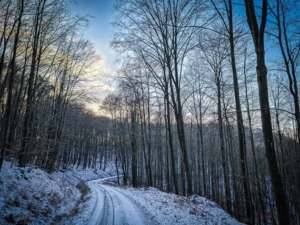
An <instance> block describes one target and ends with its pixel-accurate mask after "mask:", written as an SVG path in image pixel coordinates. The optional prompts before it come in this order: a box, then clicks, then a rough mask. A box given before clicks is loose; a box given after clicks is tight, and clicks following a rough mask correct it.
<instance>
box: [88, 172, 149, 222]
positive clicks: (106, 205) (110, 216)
mask: <svg viewBox="0 0 300 225" xmlns="http://www.w3.org/2000/svg"><path fill="white" fill-rule="evenodd" d="M112 178H115V177H109V178H104V179H98V180H92V181H88V182H87V184H88V185H89V186H90V188H92V189H93V190H94V192H95V194H96V197H97V200H96V203H95V207H94V210H93V212H92V216H91V219H90V221H89V222H88V225H98V224H101V225H105V224H107V225H114V224H115V225H119V224H124V225H125V224H128V225H129V224H130V225H142V224H151V221H149V220H148V219H147V218H146V216H145V215H144V213H143V212H142V211H141V210H140V209H139V208H138V206H136V205H135V204H134V203H133V202H132V201H131V200H130V199H129V198H127V197H126V196H125V195H123V194H122V193H120V192H119V191H118V190H117V189H116V188H114V187H111V186H108V185H104V184H102V183H103V182H104V181H106V180H109V179H112Z"/></svg>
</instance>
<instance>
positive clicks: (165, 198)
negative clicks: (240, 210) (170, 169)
mask: <svg viewBox="0 0 300 225" xmlns="http://www.w3.org/2000/svg"><path fill="white" fill-rule="evenodd" d="M118 190H119V191H120V192H121V193H123V194H124V195H126V196H127V197H129V198H130V199H132V200H133V201H134V202H135V203H136V204H137V205H139V206H140V207H141V208H142V209H143V210H144V211H145V212H148V213H149V214H150V217H152V219H153V220H154V221H157V223H158V224H164V225H168V224H170V225H171V224H181V225H193V224H195V225H196V224H197V225H200V224H205V225H226V224H228V225H229V224H230V225H241V224H242V223H240V222H238V221H237V220H236V219H234V218H232V217H231V216H230V215H229V214H228V213H227V212H225V211H224V210H223V209H221V208H220V206H218V205H217V204H216V203H214V202H212V201H209V200H207V199H205V198H203V197H200V196H196V195H194V196H191V197H183V196H178V195H175V194H170V193H165V192H162V191H159V190H158V189H155V188H152V187H149V188H138V189H136V188H131V187H130V188H128V187H127V188H118Z"/></svg>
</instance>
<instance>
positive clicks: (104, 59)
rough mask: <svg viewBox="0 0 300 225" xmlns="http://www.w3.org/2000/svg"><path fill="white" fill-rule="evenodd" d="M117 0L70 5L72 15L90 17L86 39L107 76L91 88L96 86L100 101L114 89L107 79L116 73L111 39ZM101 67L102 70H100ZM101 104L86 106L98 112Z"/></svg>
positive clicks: (79, 1) (85, 0)
mask: <svg viewBox="0 0 300 225" xmlns="http://www.w3.org/2000/svg"><path fill="white" fill-rule="evenodd" d="M114 1H115V0H76V1H75V3H72V4H70V8H71V12H72V14H74V15H75V14H77V15H80V16H85V15H89V16H90V17H89V23H90V25H89V28H88V29H86V30H85V32H84V38H86V39H88V40H90V41H91V42H92V43H93V45H94V47H95V50H96V52H97V54H99V55H100V57H101V61H100V64H101V65H100V66H96V67H95V68H96V70H99V73H102V75H103V74H105V75H106V77H103V78H100V79H97V81H94V82H93V83H90V84H89V86H90V87H91V86H95V87H94V89H95V90H94V92H95V93H97V95H98V97H99V99H100V100H101V99H103V98H104V97H105V96H106V95H107V94H108V93H110V92H111V91H112V90H113V88H111V85H109V84H108V83H110V81H109V79H107V77H112V76H113V73H114V68H113V67H114V60H115V57H116V54H115V53H114V50H113V49H112V48H110V44H109V42H110V39H111V36H112V34H113V28H112V26H111V22H112V20H113V16H112V8H113V4H114ZM100 67H101V68H100ZM99 80H100V81H99ZM99 105H100V104H99V102H94V103H91V104H86V106H87V107H88V108H89V109H91V110H93V111H94V112H98V107H99Z"/></svg>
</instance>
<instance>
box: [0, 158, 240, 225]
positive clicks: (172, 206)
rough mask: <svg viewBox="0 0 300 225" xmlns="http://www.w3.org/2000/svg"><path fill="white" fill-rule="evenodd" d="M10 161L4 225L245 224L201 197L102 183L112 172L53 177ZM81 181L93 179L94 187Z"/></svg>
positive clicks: (1, 199) (2, 186)
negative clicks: (111, 224) (16, 165)
mask: <svg viewBox="0 0 300 225" xmlns="http://www.w3.org/2000/svg"><path fill="white" fill-rule="evenodd" d="M10 164H11V163H10V162H4V165H3V168H2V171H1V172H0V224H1V225H6V224H69V225H71V224H78V225H81V224H82V225H84V224H88V225H90V224H103V223H104V224H105V223H106V224H109V223H110V222H111V221H112V220H113V221H114V222H115V224H120V221H123V222H124V223H123V222H122V224H141V223H143V224H151V225H152V224H189V225H192V224H212V225H216V224H218V225H223V224H234V225H237V224H241V223H238V222H237V221H236V220H235V219H233V218H231V217H230V216H229V215H228V214H227V213H226V212H225V211H223V210H222V209H221V208H220V207H219V206H218V205H216V204H215V203H213V202H211V201H209V200H206V199H205V198H202V197H199V196H192V197H189V198H186V197H182V196H177V195H174V194H167V193H164V192H161V191H159V190H157V189H155V188H140V189H134V188H128V187H116V186H115V185H104V184H102V183H99V179H100V178H105V177H109V176H112V175H114V171H113V170H111V171H110V172H108V173H107V172H103V171H99V170H98V171H94V170H67V171H58V172H55V173H52V174H51V175H49V174H47V173H46V172H44V171H42V170H40V169H36V168H30V167H28V168H26V169H19V168H18V167H14V166H13V167H12V168H11V167H10ZM96 179H97V180H96ZM83 181H90V182H87V184H88V185H89V186H90V187H91V189H90V191H89V190H88V188H87V186H86V185H84V183H83ZM102 182H103V180H102ZM75 186H77V188H76V187H75ZM104 199H110V201H105V200H104ZM103 206H104V207H103ZM133 218H136V219H135V220H134V219H133ZM126 221H127V222H126Z"/></svg>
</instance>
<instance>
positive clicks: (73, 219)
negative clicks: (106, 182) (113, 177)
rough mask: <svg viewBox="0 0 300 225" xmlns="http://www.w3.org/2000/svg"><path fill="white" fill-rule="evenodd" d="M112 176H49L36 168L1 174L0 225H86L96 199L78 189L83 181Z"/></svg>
mask: <svg viewBox="0 0 300 225" xmlns="http://www.w3.org/2000/svg"><path fill="white" fill-rule="evenodd" d="M107 176H109V175H108V174H107V173H105V172H103V171H96V170H67V171H63V170H60V171H57V172H54V173H52V174H48V173H46V172H45V171H43V170H41V169H38V168H34V167H26V168H18V167H16V166H12V167H11V162H8V161H4V164H3V167H2V171H1V172H0V193H1V194H0V224H1V225H6V224H85V223H86V221H88V220H89V218H90V216H91V213H92V211H93V207H94V205H95V198H94V195H95V193H93V190H91V191H88V190H87V191H86V192H85V193H84V194H82V193H81V191H80V190H79V189H78V188H76V185H78V184H79V183H81V182H82V181H87V180H93V179H99V178H103V177H107Z"/></svg>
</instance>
